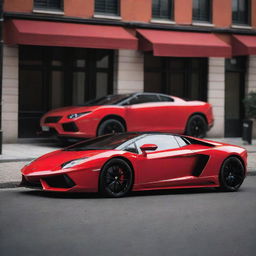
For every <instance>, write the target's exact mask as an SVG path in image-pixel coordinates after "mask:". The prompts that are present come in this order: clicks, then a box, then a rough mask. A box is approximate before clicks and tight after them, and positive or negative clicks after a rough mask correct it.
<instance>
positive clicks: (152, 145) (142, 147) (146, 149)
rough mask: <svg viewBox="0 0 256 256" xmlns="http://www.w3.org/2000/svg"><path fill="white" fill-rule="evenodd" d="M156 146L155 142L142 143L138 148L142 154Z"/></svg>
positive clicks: (154, 148)
mask: <svg viewBox="0 0 256 256" xmlns="http://www.w3.org/2000/svg"><path fill="white" fill-rule="evenodd" d="M157 148H158V147H157V145H156V144H144V145H142V146H141V147H140V150H141V151H142V152H143V154H145V153H146V151H148V150H156V149H157Z"/></svg>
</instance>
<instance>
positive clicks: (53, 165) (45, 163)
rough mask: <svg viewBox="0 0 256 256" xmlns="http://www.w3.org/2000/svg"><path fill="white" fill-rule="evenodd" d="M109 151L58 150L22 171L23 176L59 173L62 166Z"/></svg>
mask: <svg viewBox="0 0 256 256" xmlns="http://www.w3.org/2000/svg"><path fill="white" fill-rule="evenodd" d="M106 151H107V150H87V151H65V150H57V151H54V152H51V153H48V154H46V155H43V156H41V157H39V158H37V159H36V160H34V161H33V162H31V163H30V164H29V165H27V166H25V167H24V168H23V169H22V173H23V174H30V173H34V172H39V171H45V170H50V171H57V170H60V169H61V166H62V164H64V163H66V162H69V161H72V160H76V159H80V158H89V157H93V156H96V155H98V154H101V153H104V152H106Z"/></svg>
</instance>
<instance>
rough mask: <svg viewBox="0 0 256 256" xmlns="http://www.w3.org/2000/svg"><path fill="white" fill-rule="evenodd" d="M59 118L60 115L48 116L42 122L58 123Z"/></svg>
mask: <svg viewBox="0 0 256 256" xmlns="http://www.w3.org/2000/svg"><path fill="white" fill-rule="evenodd" d="M60 119H61V116H48V117H46V118H45V120H44V122H45V123H46V124H47V123H58V122H59V121H60Z"/></svg>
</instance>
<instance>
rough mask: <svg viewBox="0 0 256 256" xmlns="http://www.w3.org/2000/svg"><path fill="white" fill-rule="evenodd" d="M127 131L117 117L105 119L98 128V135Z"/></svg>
mask: <svg viewBox="0 0 256 256" xmlns="http://www.w3.org/2000/svg"><path fill="white" fill-rule="evenodd" d="M120 132H125V127H124V125H123V124H122V123H121V122H120V121H118V120H116V119H108V120H105V121H103V122H102V123H101V124H100V126H99V129H98V133H97V135H98V136H100V135H105V134H109V133H120Z"/></svg>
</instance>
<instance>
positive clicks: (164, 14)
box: [152, 0, 173, 20]
mask: <svg viewBox="0 0 256 256" xmlns="http://www.w3.org/2000/svg"><path fill="white" fill-rule="evenodd" d="M152 17H153V18H155V19H170V20H172V19H173V0H153V1H152Z"/></svg>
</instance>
